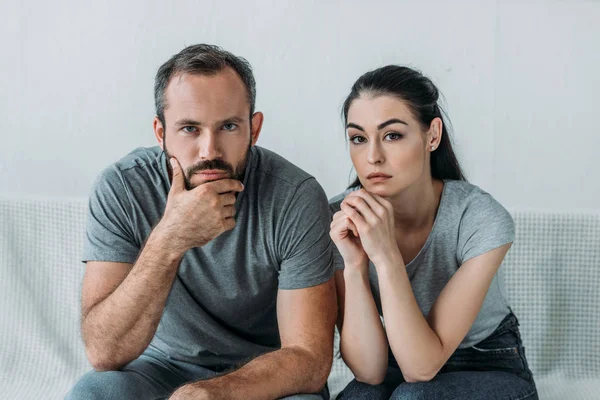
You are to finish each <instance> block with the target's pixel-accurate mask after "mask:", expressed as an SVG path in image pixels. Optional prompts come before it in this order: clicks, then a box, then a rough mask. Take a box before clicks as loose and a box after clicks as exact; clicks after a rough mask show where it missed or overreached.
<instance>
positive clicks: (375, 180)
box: [367, 172, 391, 183]
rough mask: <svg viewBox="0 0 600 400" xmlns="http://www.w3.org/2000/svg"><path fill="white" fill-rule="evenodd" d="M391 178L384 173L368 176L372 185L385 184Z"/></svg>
mask: <svg viewBox="0 0 600 400" xmlns="http://www.w3.org/2000/svg"><path fill="white" fill-rule="evenodd" d="M390 178H391V176H390V175H387V174H382V173H379V172H377V173H373V174H369V175H368V176H367V179H368V180H369V182H372V183H379V182H385V181H387V180H388V179H390Z"/></svg>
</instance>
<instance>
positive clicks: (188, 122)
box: [175, 118, 202, 126]
mask: <svg viewBox="0 0 600 400" xmlns="http://www.w3.org/2000/svg"><path fill="white" fill-rule="evenodd" d="M175 125H176V126H187V125H202V122H200V121H196V120H194V119H190V118H184V119H180V120H178V121H176V122H175Z"/></svg>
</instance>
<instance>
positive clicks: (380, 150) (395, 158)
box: [346, 95, 438, 197]
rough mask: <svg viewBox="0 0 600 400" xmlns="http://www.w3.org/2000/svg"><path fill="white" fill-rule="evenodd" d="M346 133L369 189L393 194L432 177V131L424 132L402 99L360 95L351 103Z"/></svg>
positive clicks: (364, 181) (388, 96)
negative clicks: (430, 153) (430, 154)
mask: <svg viewBox="0 0 600 400" xmlns="http://www.w3.org/2000/svg"><path fill="white" fill-rule="evenodd" d="M346 132H347V134H348V140H349V146H350V157H351V159H352V163H353V164H354V168H355V169H356V172H357V174H358V178H359V179H360V182H361V184H362V185H363V187H364V188H365V189H366V190H367V191H369V192H371V193H375V194H378V195H380V196H382V197H393V196H395V195H397V194H398V193H400V192H402V191H403V190H405V189H407V188H409V187H411V186H412V185H413V184H414V183H416V182H418V181H419V180H421V179H423V178H429V177H430V174H431V173H430V168H429V151H431V144H430V143H429V142H430V140H429V139H430V137H431V133H430V132H424V131H423V128H422V126H421V125H420V124H419V122H418V121H417V120H416V119H415V118H414V116H413V115H412V113H411V111H410V110H409V109H408V107H407V106H406V104H405V103H404V102H403V101H402V100H400V99H398V98H396V97H393V96H390V95H377V96H370V95H361V96H360V97H359V98H357V99H355V100H354V101H353V102H352V104H351V105H350V109H349V110H348V123H347V125H346ZM437 142H438V141H436V142H435V145H434V146H435V147H436V148H437Z"/></svg>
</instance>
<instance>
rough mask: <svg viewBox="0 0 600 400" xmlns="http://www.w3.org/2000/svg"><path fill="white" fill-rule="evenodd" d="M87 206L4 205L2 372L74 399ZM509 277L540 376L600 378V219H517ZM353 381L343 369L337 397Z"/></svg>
mask: <svg viewBox="0 0 600 400" xmlns="http://www.w3.org/2000/svg"><path fill="white" fill-rule="evenodd" d="M86 209H87V201H86V199H22V198H1V197H0V232H1V234H0V276H1V277H2V279H0V315H1V316H2V323H0V346H1V348H0V350H1V351H0V366H3V367H0V368H4V366H7V365H10V366H11V368H7V369H6V371H5V372H3V375H5V376H4V377H3V378H5V379H10V378H11V377H12V376H14V377H15V378H16V377H19V376H22V375H23V374H31V373H33V372H32V371H35V374H36V375H37V376H38V377H39V379H41V380H42V381H44V382H47V383H53V384H55V385H64V386H65V391H66V390H67V389H68V387H70V385H72V384H73V383H74V382H75V380H76V379H77V378H78V377H79V376H80V375H81V374H82V373H83V372H85V371H86V370H88V369H89V368H90V365H89V363H88V362H87V360H86V358H85V353H84V350H83V345H82V342H81V338H80V333H79V312H80V288H81V279H82V277H83V273H84V269H85V266H84V264H82V263H81V262H80V256H81V250H82V247H83V239H84V234H85V217H86ZM512 214H513V216H514V219H515V223H516V241H515V244H514V246H513V248H512V249H511V250H510V252H509V253H508V256H507V258H506V260H505V262H504V265H503V267H502V268H501V271H502V273H504V274H505V279H506V283H507V288H508V298H509V301H510V303H511V305H512V308H513V310H514V311H515V313H516V314H517V317H518V318H519V320H520V322H521V332H522V335H523V340H524V344H525V346H526V348H527V356H528V359H529V361H530V367H531V368H532V370H533V371H534V374H535V375H536V376H542V375H546V374H549V373H556V372H559V373H561V374H563V375H567V376H574V377H575V376H576V377H586V376H589V377H598V376H600V357H599V354H600V308H599V307H598V300H597V293H598V291H599V290H600V213H593V212H590V213H586V214H565V213H549V212H519V211H513V212H512ZM351 377H352V375H351V373H350V372H349V371H348V369H347V368H346V367H345V365H344V364H343V361H342V360H341V359H336V361H335V363H334V368H333V370H332V375H331V377H330V388H331V391H332V392H333V393H336V392H337V391H338V390H339V389H340V388H342V387H343V386H344V385H345V383H346V382H347V381H348V380H349V379H351Z"/></svg>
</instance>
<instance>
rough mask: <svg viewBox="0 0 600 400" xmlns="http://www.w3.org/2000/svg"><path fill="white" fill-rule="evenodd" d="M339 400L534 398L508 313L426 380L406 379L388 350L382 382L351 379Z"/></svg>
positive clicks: (512, 318) (516, 324)
mask: <svg viewBox="0 0 600 400" xmlns="http://www.w3.org/2000/svg"><path fill="white" fill-rule="evenodd" d="M337 398H338V399H365V400H367V399H368V400H373V399H382V400H388V399H410V400H416V399H428V400H437V399H439V400H446V399H448V400H450V399H452V400H456V399H468V400H471V399H473V400H475V399H485V400H494V399H503V400H504V399H506V400H509V399H510V400H521V399H527V400H537V399H538V395H537V390H536V387H535V382H534V380H533V375H532V373H531V371H530V370H529V366H528V364H527V359H526V357H525V349H524V347H523V343H522V341H521V335H520V333H519V322H518V320H517V318H516V316H515V315H514V314H513V313H512V312H511V313H509V314H508V315H507V316H506V318H504V320H503V321H502V322H501V323H500V325H499V326H498V328H496V330H495V331H494V332H493V333H492V334H491V335H490V336H488V337H487V338H486V339H484V340H483V341H481V342H479V343H478V344H476V345H475V346H472V347H469V348H466V349H458V350H456V351H455V352H454V354H453V355H452V356H451V357H450V359H448V361H447V362H446V364H445V365H444V366H443V367H442V369H441V370H440V371H439V372H438V374H437V375H436V376H435V377H434V378H433V379H432V380H431V381H429V382H416V383H407V382H405V380H404V378H403V376H402V372H401V371H400V369H399V367H398V364H397V363H396V360H395V359H394V357H393V355H392V354H391V351H390V358H389V367H388V371H387V374H386V377H385V380H384V382H383V383H382V384H380V385H368V384H365V383H362V382H358V381H356V380H353V381H352V382H350V384H348V386H346V388H345V389H344V390H343V391H342V392H341V393H340V394H339V396H338V397H337Z"/></svg>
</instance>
